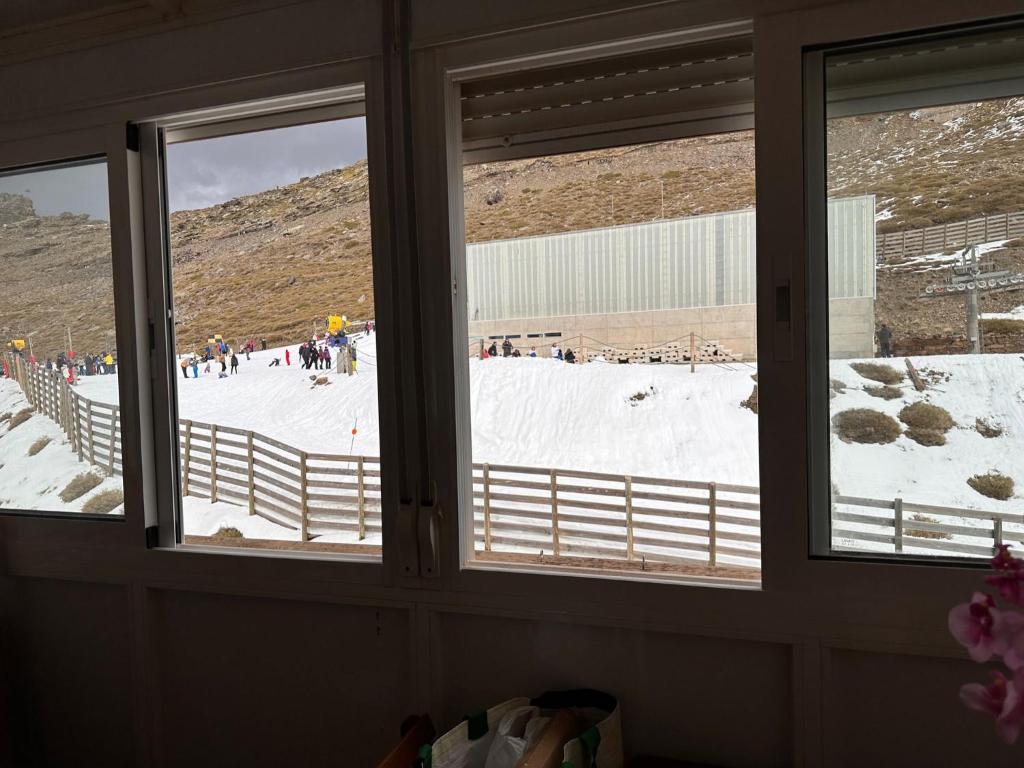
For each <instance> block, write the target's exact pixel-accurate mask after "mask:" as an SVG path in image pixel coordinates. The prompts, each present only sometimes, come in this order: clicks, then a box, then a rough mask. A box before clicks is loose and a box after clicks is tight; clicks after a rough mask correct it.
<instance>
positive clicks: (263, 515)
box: [164, 88, 381, 557]
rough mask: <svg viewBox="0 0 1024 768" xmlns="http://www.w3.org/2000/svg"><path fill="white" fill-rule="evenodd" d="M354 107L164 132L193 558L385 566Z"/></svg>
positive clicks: (362, 173) (364, 200)
mask: <svg viewBox="0 0 1024 768" xmlns="http://www.w3.org/2000/svg"><path fill="white" fill-rule="evenodd" d="M352 90H355V89H352ZM358 91H359V93H358V94H357V95H356V97H353V99H350V100H348V101H345V102H344V103H341V104H339V105H337V106H336V107H333V106H332V107H328V108H324V107H318V108H317V110H316V114H315V120H310V119H309V118H308V117H305V115H306V114H307V113H294V114H285V115H274V116H272V118H273V119H272V120H271V119H270V118H255V120H256V121H257V122H256V123H255V124H254V123H253V120H254V119H253V118H249V119H248V121H231V122H226V123H220V124H205V123H202V122H194V123H193V122H191V121H189V120H188V118H180V119H175V120H173V121H171V122H170V125H168V126H166V127H165V132H164V137H165V144H166V148H165V161H164V168H165V178H166V188H167V209H168V214H169V219H168V231H169V252H170V256H169V260H170V265H171V267H170V288H171V294H172V301H173V307H174V329H173V330H174V334H173V335H174V344H175V348H174V361H173V370H174V376H175V378H174V381H175V392H176V406H177V415H178V453H179V457H180V494H181V541H182V542H183V543H185V544H199V545H213V546H231V547H248V548H255V549H271V550H285V549H287V550H305V551H314V552H323V553H336V554H361V555H369V556H376V557H379V555H380V551H381V502H380V498H381V490H380V489H381V469H380V439H379V420H378V404H377V402H378V397H377V373H376V371H377V366H376V333H375V322H374V320H375V318H374V284H373V264H372V248H371V236H370V212H369V178H368V166H367V134H366V122H365V119H364V117H363V116H362V114H361V104H360V102H359V100H358V98H357V97H361V94H362V89H361V88H360V89H358ZM260 120H263V121H264V122H262V123H261V122H259V121H260ZM266 123H269V124H266Z"/></svg>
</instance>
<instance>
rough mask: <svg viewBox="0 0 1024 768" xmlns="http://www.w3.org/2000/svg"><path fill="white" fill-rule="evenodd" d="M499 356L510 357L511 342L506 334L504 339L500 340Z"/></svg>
mask: <svg viewBox="0 0 1024 768" xmlns="http://www.w3.org/2000/svg"><path fill="white" fill-rule="evenodd" d="M501 356H502V357H512V342H511V340H509V338H508V336H506V337H505V340H504V341H503V342H501Z"/></svg>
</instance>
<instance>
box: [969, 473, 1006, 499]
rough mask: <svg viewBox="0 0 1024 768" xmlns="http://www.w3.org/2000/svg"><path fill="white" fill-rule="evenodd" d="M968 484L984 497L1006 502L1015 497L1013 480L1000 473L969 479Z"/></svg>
mask: <svg viewBox="0 0 1024 768" xmlns="http://www.w3.org/2000/svg"><path fill="white" fill-rule="evenodd" d="M967 484H968V485H969V486H971V488H973V489H974V490H976V491H977V492H978V493H980V494H981V495H982V496H988V497H989V498H990V499H998V500H999V501H1006V500H1007V499H1008V498H1010V497H1011V496H1013V478H1012V477H1007V476H1006V475H1002V474H1000V473H998V472H987V473H985V474H984V475H975V476H974V477H969V478H967Z"/></svg>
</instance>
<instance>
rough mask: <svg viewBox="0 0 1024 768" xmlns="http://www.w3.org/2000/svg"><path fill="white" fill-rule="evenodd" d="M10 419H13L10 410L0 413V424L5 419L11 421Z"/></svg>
mask: <svg viewBox="0 0 1024 768" xmlns="http://www.w3.org/2000/svg"><path fill="white" fill-rule="evenodd" d="M10 420H11V412H10V411H7V412H6V413H0V424H2V423H3V422H5V421H10Z"/></svg>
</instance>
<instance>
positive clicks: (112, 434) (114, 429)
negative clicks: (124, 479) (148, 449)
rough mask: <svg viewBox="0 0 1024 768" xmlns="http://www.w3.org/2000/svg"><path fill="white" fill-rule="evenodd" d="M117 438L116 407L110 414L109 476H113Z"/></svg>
mask: <svg viewBox="0 0 1024 768" xmlns="http://www.w3.org/2000/svg"><path fill="white" fill-rule="evenodd" d="M116 438H117V406H116V405H115V406H114V409H113V410H112V411H111V412H110V455H109V456H108V457H107V467H108V468H109V469H110V475H111V477H113V475H114V442H115V440H116Z"/></svg>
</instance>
